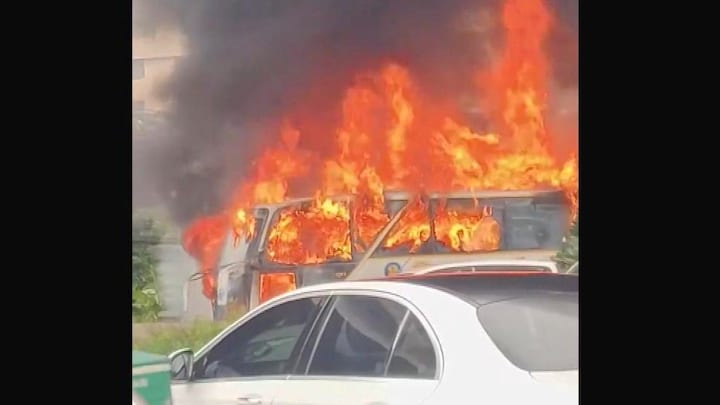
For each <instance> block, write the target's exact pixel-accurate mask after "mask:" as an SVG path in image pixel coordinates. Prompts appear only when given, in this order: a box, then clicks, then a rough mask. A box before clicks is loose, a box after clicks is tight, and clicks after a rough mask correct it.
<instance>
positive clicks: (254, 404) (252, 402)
mask: <svg viewBox="0 0 720 405" xmlns="http://www.w3.org/2000/svg"><path fill="white" fill-rule="evenodd" d="M237 402H238V403H239V404H246V405H260V404H262V398H261V397H260V396H259V395H252V394H251V395H244V396H242V397H239V398H238V399H237Z"/></svg>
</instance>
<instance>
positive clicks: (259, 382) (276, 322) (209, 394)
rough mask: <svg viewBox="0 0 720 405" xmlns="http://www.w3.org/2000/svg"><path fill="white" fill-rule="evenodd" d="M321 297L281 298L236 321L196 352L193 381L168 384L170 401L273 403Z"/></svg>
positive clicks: (311, 322)
mask: <svg viewBox="0 0 720 405" xmlns="http://www.w3.org/2000/svg"><path fill="white" fill-rule="evenodd" d="M323 302H324V299H323V297H304V298H298V299H293V300H289V301H284V302H281V303H279V304H277V305H274V306H272V307H270V308H268V309H266V310H264V311H262V312H260V313H258V314H257V315H255V316H253V317H252V318H250V319H249V320H247V321H246V322H243V323H241V324H240V325H238V326H237V327H236V328H235V329H234V330H232V331H231V332H230V333H228V334H226V335H225V336H224V337H223V338H222V339H220V340H219V341H218V342H217V343H216V344H214V345H213V346H212V347H211V348H210V349H209V350H207V351H204V352H203V353H200V354H198V357H197V359H196V360H195V363H194V370H193V378H192V380H191V381H190V382H178V383H175V384H173V387H172V395H173V403H174V404H176V405H181V404H217V405H221V404H233V405H238V404H240V405H242V404H255V405H269V404H272V402H273V399H274V397H275V395H276V394H277V392H278V389H279V387H280V386H281V384H282V383H283V381H284V380H285V379H286V378H287V375H288V373H289V370H291V369H292V368H293V367H294V366H295V359H297V357H298V354H299V352H300V349H301V347H302V346H303V344H304V343H305V340H306V339H305V337H306V336H307V334H308V333H309V332H310V330H311V328H312V325H313V323H314V322H315V319H316V318H317V315H318V313H319V310H320V307H321V303H323Z"/></svg>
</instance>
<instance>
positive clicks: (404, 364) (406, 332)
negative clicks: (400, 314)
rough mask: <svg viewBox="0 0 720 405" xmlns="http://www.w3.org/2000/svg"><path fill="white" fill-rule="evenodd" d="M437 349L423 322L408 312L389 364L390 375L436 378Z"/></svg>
mask: <svg viewBox="0 0 720 405" xmlns="http://www.w3.org/2000/svg"><path fill="white" fill-rule="evenodd" d="M435 369H436V364H435V349H434V348H433V345H432V341H431V340H430V337H429V336H428V333H427V331H426V330H425V328H424V327H423V325H422V323H420V321H419V320H418V319H417V317H416V316H415V315H413V314H412V313H410V314H408V318H407V320H406V321H405V325H404V326H403V329H402V331H401V332H400V338H399V339H398V342H397V345H396V346H395V350H394V351H393V354H392V358H391V359H390V364H389V366H388V371H387V376H388V377H400V378H434V377H435Z"/></svg>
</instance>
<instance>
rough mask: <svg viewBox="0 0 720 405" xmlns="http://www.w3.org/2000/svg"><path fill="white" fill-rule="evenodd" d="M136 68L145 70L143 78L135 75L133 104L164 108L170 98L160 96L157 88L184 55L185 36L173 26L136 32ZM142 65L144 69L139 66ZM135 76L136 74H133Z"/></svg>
mask: <svg viewBox="0 0 720 405" xmlns="http://www.w3.org/2000/svg"><path fill="white" fill-rule="evenodd" d="M132 42H133V54H132V59H133V65H134V66H133V70H134V72H135V71H139V70H143V71H144V74H142V75H141V77H133V80H132V100H133V104H138V105H139V104H142V106H143V107H142V108H144V109H148V110H153V111H165V110H168V109H169V108H170V106H171V104H170V101H169V100H167V99H164V98H163V97H161V95H160V94H158V90H159V89H160V88H161V87H162V86H163V84H164V83H165V82H166V81H167V79H168V78H169V77H170V75H171V74H172V72H173V71H174V69H175V66H176V65H177V63H178V61H179V60H180V58H182V56H183V55H185V48H186V43H185V37H184V35H183V34H182V33H181V32H180V31H179V30H178V29H177V28H173V27H170V26H166V27H158V28H156V29H153V30H151V31H138V32H133V38H132ZM139 66H142V69H138V67H139ZM134 75H135V73H134Z"/></svg>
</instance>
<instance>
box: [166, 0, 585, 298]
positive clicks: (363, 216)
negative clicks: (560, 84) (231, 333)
mask: <svg viewBox="0 0 720 405" xmlns="http://www.w3.org/2000/svg"><path fill="white" fill-rule="evenodd" d="M270 3H272V4H279V3H274V2H271V1H268V2H267V4H270ZM298 3H303V4H304V2H301V1H298V2H297V3H294V2H285V3H282V4H285V5H289V4H298ZM351 3H352V4H354V3H363V4H365V3H366V2H343V4H346V5H345V6H343V7H346V8H347V9H346V10H344V11H345V12H347V13H348V14H349V15H351V16H355V15H356V14H357V13H359V12H360V11H362V10H365V11H367V10H366V9H365V8H363V6H359V5H354V6H353V5H350V4H351ZM367 3H368V4H370V3H372V4H377V7H379V9H378V10H372V11H373V12H375V13H379V15H382V13H388V15H390V16H392V15H395V14H396V13H399V12H400V11H399V10H401V9H402V10H403V11H405V12H408V11H409V10H406V8H407V7H406V6H400V5H396V3H400V2H382V3H375V2H367ZM420 3H422V4H423V5H424V4H425V2H420ZM434 3H443V2H434ZM450 3H451V4H452V5H453V6H452V7H449V8H450V9H452V11H457V10H458V9H459V8H460V7H459V6H460V5H462V6H466V5H469V4H470V5H471V4H473V3H477V2H472V1H470V0H467V1H462V2H460V1H451V2H450ZM480 3H482V2H480ZM487 3H490V2H487ZM255 4H257V3H255ZM336 4H337V3H334V7H336V8H337V7H339V6H337V5H336ZM413 4H415V3H413ZM428 4H429V3H428ZM445 6H446V5H445V4H443V7H445ZM365 7H367V6H365ZM429 7H430V6H429ZM434 7H437V6H434ZM490 9H492V8H491V7H490ZM302 10H304V11H305V12H306V13H300V14H294V13H293V12H294V11H297V8H293V7H291V6H287V7H279V9H277V10H276V9H273V8H272V7H271V6H270V5H268V6H267V9H263V10H262V13H261V15H260V17H261V18H259V19H258V20H257V21H256V22H248V24H257V25H255V26H260V25H261V24H272V23H271V22H270V21H269V18H270V16H271V15H272V16H275V15H277V18H278V19H279V20H280V21H285V22H288V21H290V20H291V21H293V23H296V22H297V21H295V19H299V20H298V21H303V22H313V21H316V19H319V20H322V21H325V19H324V17H322V18H321V17H320V14H323V13H328V11H323V10H322V6H320V5H316V6H314V7H309V6H306V7H305V8H302ZM311 11H312V12H311ZM412 11H414V12H416V14H417V15H414V17H412V16H411V17H412V18H415V20H413V19H412V18H411V17H407V18H405V19H403V18H399V19H398V21H399V24H400V26H401V27H402V28H403V29H409V27H407V26H406V25H407V22H408V21H413V22H429V20H428V21H424V18H429V17H428V16H426V15H425V14H426V13H427V12H428V9H427V8H426V9H423V8H422V7H418V9H417V10H412ZM448 13H449V11H448V10H445V11H443V12H442V13H440V15H443V16H446V17H447V15H449V14H448ZM251 14H252V13H251ZM430 14H431V13H430ZM497 14H498V15H499V16H500V18H498V24H499V26H500V27H502V29H503V38H504V43H503V46H502V48H501V50H500V51H497V52H496V53H497V60H495V61H493V63H491V64H483V63H479V61H478V60H472V61H471V62H470V63H468V62H461V61H460V60H458V59H457V58H449V59H448V60H446V61H445V63H443V61H440V62H437V61H435V62H433V63H432V64H429V63H417V64H416V63H413V62H415V61H416V60H417V59H418V56H419V55H420V49H421V48H417V49H415V48H413V46H418V45H419V44H418V43H417V42H416V41H410V42H409V43H408V47H409V48H410V49H404V48H403V47H401V46H399V45H398V44H397V43H396V42H391V45H392V46H391V45H388V46H379V52H381V53H380V55H382V58H376V59H374V60H371V62H372V63H367V62H368V60H370V59H368V53H367V52H363V51H364V50H365V49H363V47H362V46H360V47H358V46H354V47H352V49H353V50H355V51H357V55H348V57H347V58H343V59H341V60H338V61H336V62H337V71H336V72H335V73H336V74H329V75H327V76H324V75H323V74H322V72H325V71H328V70H329V69H328V68H327V67H326V66H319V65H318V63H319V62H322V61H325V62H327V63H330V60H326V59H324V58H322V57H317V53H318V52H319V50H320V49H322V48H321V45H323V44H324V45H327V46H328V47H330V48H328V50H327V52H328V55H330V56H331V57H335V56H338V55H343V56H344V54H343V53H342V51H341V50H339V49H338V48H337V47H338V46H342V44H343V43H344V42H343V41H351V42H352V41H357V40H360V39H361V38H363V37H364V36H367V37H368V38H370V39H368V41H370V42H372V41H374V40H377V38H373V35H379V34H374V28H373V27H369V26H368V27H364V28H366V30H365V31H364V32H363V31H361V33H360V34H358V33H353V34H352V37H351V38H346V37H343V36H342V35H341V34H342V33H344V32H346V31H345V30H341V31H338V32H337V34H338V38H337V41H338V44H339V45H336V46H333V41H334V39H335V38H332V37H330V38H325V37H323V36H321V35H319V32H315V33H314V34H317V35H319V37H318V38H315V37H313V35H312V34H313V33H312V32H304V35H309V36H308V37H307V38H305V37H302V36H300V37H297V38H294V40H292V41H290V42H291V43H293V44H295V45H297V46H298V49H296V50H295V51H293V52H292V53H291V54H289V55H285V56H283V59H282V60H276V61H275V63H277V64H280V65H284V66H275V67H273V69H271V71H270V72H268V73H269V74H270V75H272V74H276V75H277V76H276V77H265V78H263V79H262V80H272V81H274V80H277V82H276V86H278V87H277V88H275V89H270V91H269V93H270V94H268V93H263V89H260V88H258V87H256V86H258V85H259V84H257V83H249V82H248V83H245V84H243V86H247V87H246V89H247V91H248V93H249V94H252V95H253V96H257V97H259V98H258V99H256V100H253V99H251V98H245V99H244V100H245V101H244V102H243V103H240V104H238V102H237V100H233V99H226V98H224V97H223V96H221V97H218V98H217V103H219V104H215V105H213V106H212V108H217V109H220V110H221V111H227V114H238V117H239V118H241V119H247V118H248V117H250V116H252V115H256V116H261V117H263V119H264V120H266V121H267V122H273V120H274V121H275V122H281V123H282V124H281V125H279V126H278V128H277V132H276V133H277V136H274V134H273V132H272V130H271V129H269V128H272V127H273V126H272V125H267V126H265V130H264V131H265V132H264V133H262V134H260V135H259V136H258V134H257V133H256V134H254V135H255V136H256V138H257V139H267V138H275V139H277V142H276V144H275V146H269V147H260V146H259V143H260V141H255V143H254V144H253V143H248V144H247V145H244V147H245V150H241V149H239V150H238V151H239V153H240V154H241V156H242V157H244V158H248V157H250V156H252V161H253V163H252V166H251V167H250V169H249V171H247V172H246V175H245V176H243V178H242V179H241V181H240V182H239V184H238V185H237V187H236V188H235V191H234V193H233V195H232V198H231V199H230V201H229V202H228V203H227V204H225V205H224V208H222V209H220V210H218V211H219V212H218V213H217V214H215V215H210V216H203V217H200V218H198V219H196V220H195V221H194V222H193V223H192V224H191V225H190V226H189V227H188V228H187V230H186V232H185V236H184V246H185V249H186V250H187V251H188V252H189V253H190V254H192V255H193V256H194V257H195V258H196V259H197V260H198V262H199V264H200V267H201V270H202V271H203V272H206V273H207V274H208V275H209V276H208V277H206V280H205V281H204V283H205V285H204V287H205V288H204V292H205V294H206V295H207V296H208V297H213V296H214V288H215V287H214V280H213V278H212V276H210V274H211V273H212V269H213V268H214V267H215V266H216V265H217V260H218V256H219V251H220V249H221V246H222V243H223V240H224V238H225V236H226V234H227V232H228V230H229V229H233V230H234V232H235V233H236V235H237V236H238V237H239V238H246V239H251V238H253V237H254V232H255V223H254V217H253V214H252V212H251V209H252V207H253V206H255V205H256V204H263V203H277V202H281V201H283V200H285V199H287V198H288V197H289V196H290V195H293V194H298V193H300V194H309V195H314V196H315V198H314V202H312V203H311V204H310V205H309V206H308V207H306V208H303V209H298V208H289V209H287V210H286V211H285V212H282V213H281V215H280V217H279V219H278V220H277V221H276V222H275V223H274V225H273V228H272V229H271V231H270V233H269V236H268V241H267V245H266V252H267V255H268V256H269V257H270V258H271V259H272V260H273V261H274V262H277V263H283V264H312V263H322V262H326V261H349V260H351V258H352V257H351V252H350V246H351V241H352V239H353V238H356V239H357V240H358V241H359V243H358V244H357V245H358V246H359V247H360V250H362V246H368V245H369V244H370V243H371V242H372V241H373V240H374V238H375V235H376V234H377V232H378V231H379V230H380V229H381V228H382V227H383V226H385V225H386V224H387V223H388V221H389V220H390V217H389V215H388V213H387V212H386V209H385V200H384V195H383V192H384V191H386V190H390V189H401V190H410V191H413V192H420V191H422V190H433V191H452V190H458V189H465V190H521V189H538V188H548V187H549V188H559V189H563V190H565V192H566V195H567V197H568V199H569V200H570V201H571V203H572V205H573V207H574V208H576V207H577V160H576V158H575V157H574V155H573V156H566V157H562V156H559V155H558V154H557V153H555V151H556V150H557V148H556V146H555V145H553V144H552V141H553V139H555V138H556V135H555V134H552V133H550V130H549V129H548V127H547V125H546V120H545V112H546V108H547V103H548V91H549V89H550V88H551V74H550V73H551V69H550V63H549V61H548V57H547V55H546V51H545V49H544V41H545V39H546V37H547V35H548V33H549V32H550V29H551V27H552V25H553V23H554V19H553V15H552V14H551V12H550V10H549V9H548V7H547V5H546V4H545V1H544V0H505V1H503V2H502V5H501V6H500V10H499V12H498V13H497ZM256 17H257V16H256ZM325 17H326V16H325ZM449 19H450V18H449V17H447V18H446V20H449ZM383 21H385V20H384V19H383ZM441 22H444V20H442V21H441ZM337 23H338V22H337V21H335V24H337ZM219 24H220V25H222V24H224V22H223V21H220V22H219ZM275 24H277V22H275ZM240 25H241V24H240V23H238V28H237V29H241V27H240ZM333 27H334V28H336V29H338V30H339V29H340V27H339V26H336V25H333ZM419 27H421V28H420V29H422V26H421V25H420V26H419ZM414 28H415V29H414V30H411V31H412V32H416V31H417V28H418V26H416V27H414ZM286 29H289V28H286ZM318 29H319V28H318ZM397 29H398V30H399V29H400V28H397ZM311 31H312V30H311ZM257 32H262V30H259V31H257ZM393 32H396V31H393ZM380 33H381V34H382V33H384V31H382V30H380ZM355 35H357V37H355ZM289 38H290V37H288V36H287V35H286V36H284V37H283V36H280V37H279V38H278V39H277V41H280V42H279V46H288V45H289V44H286V43H283V42H282V41H283V40H289ZM451 38H452V36H447V37H446V38H445V39H451ZM220 39H221V38H214V40H220ZM316 39H317V40H318V41H319V42H318V44H315V45H314V46H315V47H319V48H318V49H313V50H312V51H311V50H310V49H309V48H305V46H306V45H308V44H311V43H313V41H315V40H316ZM393 39H397V38H393ZM248 40H250V39H248ZM305 40H307V41H308V42H307V43H305V42H304V41H305ZM325 40H327V41H328V42H327V43H325V42H323V41H325ZM222 45H223V44H220V45H218V46H222ZM224 45H228V44H224ZM354 45H357V44H354ZM369 45H370V44H368V46H369ZM478 45H479V46H478V47H477V48H478V49H480V48H481V46H480V45H484V44H478ZM208 46H209V45H208ZM263 46H268V44H265V43H264V45H263ZM270 46H272V45H270ZM395 46H397V48H395ZM446 46H447V47H452V46H453V44H452V43H450V42H449V43H447V44H446ZM463 46H464V47H465V48H464V49H465V50H467V49H472V47H468V44H467V40H464V41H463ZM206 48H207V47H205V48H203V49H206ZM435 48H437V47H435ZM440 49H442V46H441V47H440ZM255 51H257V52H263V51H262V50H259V49H256V50H255ZM305 51H307V52H308V54H307V55H303V52H305ZM393 51H397V53H395V52H393ZM428 52H429V53H438V55H439V54H442V52H440V51H439V50H437V49H433V48H432V47H431V48H428ZM321 53H322V52H321ZM375 54H377V51H376V52H373V53H372V55H375ZM306 56H307V57H306ZM246 57H247V58H248V59H249V60H252V59H253V57H254V55H252V54H248V55H246ZM260 57H262V55H260ZM378 60H381V61H383V62H382V63H381V64H379V65H378V64H377V62H378ZM290 61H293V62H292V63H291V62H290ZM295 62H297V63H295ZM454 62H457V64H455V63H454ZM207 63H210V64H216V63H217V64H219V65H222V64H223V63H222V62H216V61H211V60H208V61H207ZM248 63H251V62H248ZM438 63H440V64H441V65H442V66H441V68H442V70H444V71H445V72H446V73H447V72H454V71H457V72H459V74H458V76H463V74H464V73H466V72H468V81H471V82H474V84H475V85H476V88H477V90H476V93H477V94H476V96H477V98H478V99H481V100H482V105H483V106H484V108H483V114H484V121H485V124H484V127H479V126H478V125H475V124H470V123H469V122H468V120H469V119H468V116H467V114H466V111H463V110H462V109H461V108H459V107H458V106H457V102H456V97H457V92H456V91H455V90H457V86H452V85H451V84H452V83H453V82H455V81H457V80H459V79H458V78H457V77H452V76H453V75H452V74H450V75H449V76H448V75H445V76H443V77H444V79H443V80H441V82H443V83H448V84H449V85H448V86H447V87H448V88H451V89H452V90H453V91H445V92H443V91H438V88H441V87H443V86H442V85H438V83H427V81H428V80H431V79H432V78H433V77H434V76H433V74H432V73H431V72H433V71H434V70H437V69H438V65H437V64H438ZM468 65H473V66H476V67H477V66H480V67H479V68H478V69H479V70H480V71H479V72H477V73H475V74H470V73H469V71H467V67H468ZM430 67H432V69H431V68H430ZM227 68H228V69H231V70H230V71H228V72H227V74H226V75H223V76H222V77H223V78H224V80H232V79H230V78H232V77H233V75H234V74H235V73H233V72H232V68H233V66H228V67H227ZM235 68H237V69H239V70H237V72H236V74H237V75H239V76H240V77H239V78H238V80H251V79H253V78H254V79H258V78H257V77H254V76H253V74H249V76H248V75H244V72H245V70H243V69H252V68H253V66H252V65H248V66H245V67H243V68H240V67H239V66H235ZM294 69H298V70H299V71H297V72H295V71H294ZM331 73H332V72H331ZM350 73H351V74H350ZM187 74H188V72H187V71H186V72H183V71H181V72H179V76H178V80H183V79H187V76H185V75H187ZM448 77H450V78H448ZM307 78H311V79H310V80H308V79H307ZM348 78H349V80H348ZM215 79H217V77H215V76H213V79H207V80H215ZM325 80H327V82H328V83H329V84H328V87H326V88H323V87H322V86H323V81H325ZM191 83H192V82H191ZM339 84H342V85H344V86H342V88H344V90H342V92H338V91H337V88H341V87H339V86H338V85H339ZM193 85H194V86H196V87H194V88H195V90H196V91H201V92H202V93H203V94H204V93H205V92H212V91H213V89H218V86H223V85H224V83H223V82H212V81H211V82H207V83H202V84H201V83H194V84H193ZM308 85H311V86H315V87H316V88H320V89H321V90H323V89H325V90H323V91H315V92H313V91H309V92H308V91H307V89H308V87H307V86H308ZM198 86H199V87H198ZM190 87H191V86H189V85H188V86H184V87H182V88H180V89H179V90H178V94H177V95H178V96H183V97H185V98H189V99H192V98H193V96H197V95H195V94H191V93H188V91H190ZM201 87H204V88H205V90H199V88H201ZM255 90H258V91H255ZM218 91H219V93H218V94H219V95H221V94H225V95H227V94H226V92H224V91H221V90H218ZM305 93H306V95H307V98H306V99H303V97H302V96H303V94H305ZM336 95H337V96H339V97H334V96H336ZM240 96H244V95H232V96H228V97H240ZM283 96H285V97H283ZM277 97H280V98H277ZM453 98H455V101H453ZM179 100H181V99H179ZM318 100H319V101H318ZM337 100H340V101H339V102H338V101H337ZM332 103H337V106H333V105H332ZM237 105H241V107H240V108H239V109H238V110H228V108H231V106H237ZM205 107H207V108H211V107H210V106H205ZM207 108H199V109H197V110H196V111H193V112H192V113H189V114H188V115H187V116H184V117H182V119H184V120H193V119H195V118H198V116H197V114H209V116H215V115H216V114H217V112H213V113H210V112H209V111H208V110H207ZM181 109H182V106H181ZM336 111H337V112H338V114H337V116H339V119H338V118H337V117H333V114H332V112H336ZM188 127H189V128H193V131H212V132H213V133H219V132H220V131H219V129H218V123H208V122H207V118H202V119H198V121H197V122H194V123H189V124H188ZM245 139H246V140H247V138H245ZM215 141H217V143H219V144H221V145H225V143H224V141H222V140H212V139H210V138H206V139H204V140H203V142H209V143H212V142H215ZM205 147H209V146H205ZM258 150H259V152H257V153H254V152H255V151H258ZM232 170H233V168H231V167H228V171H232ZM298 184H300V186H298ZM339 195H351V196H353V198H352V199H351V201H350V202H346V201H345V200H343V199H338V198H335V197H336V196H339ZM412 204H417V209H416V210H415V211H413V207H410V208H411V209H410V212H409V213H407V215H406V216H405V217H404V218H403V221H404V222H403V223H402V224H400V225H399V226H398V227H397V228H396V231H395V233H394V234H393V235H391V237H390V238H388V239H387V240H386V244H387V246H388V247H390V246H406V248H407V249H408V250H409V251H410V252H415V251H417V249H418V248H419V247H420V245H421V243H422V242H423V241H425V240H427V239H428V238H429V236H430V234H431V232H433V233H434V234H435V235H436V239H437V241H438V243H440V244H442V245H443V246H445V247H446V248H450V249H453V250H454V251H459V252H473V251H492V250H497V249H499V244H500V238H501V235H500V232H501V231H500V226H499V224H498V223H497V221H496V220H495V219H493V216H492V209H491V207H487V206H482V205H478V206H475V207H464V208H463V207H455V206H451V205H450V204H448V205H444V206H440V207H438V208H437V209H436V211H435V218H436V219H435V221H434V224H435V225H434V229H430V225H429V221H428V219H427V217H426V216H427V210H426V209H425V207H424V206H423V201H422V200H421V199H418V200H416V201H414V202H412ZM351 218H352V221H351ZM351 222H352V223H353V224H354V225H353V226H351V225H350V224H351ZM351 228H354V229H351Z"/></svg>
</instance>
